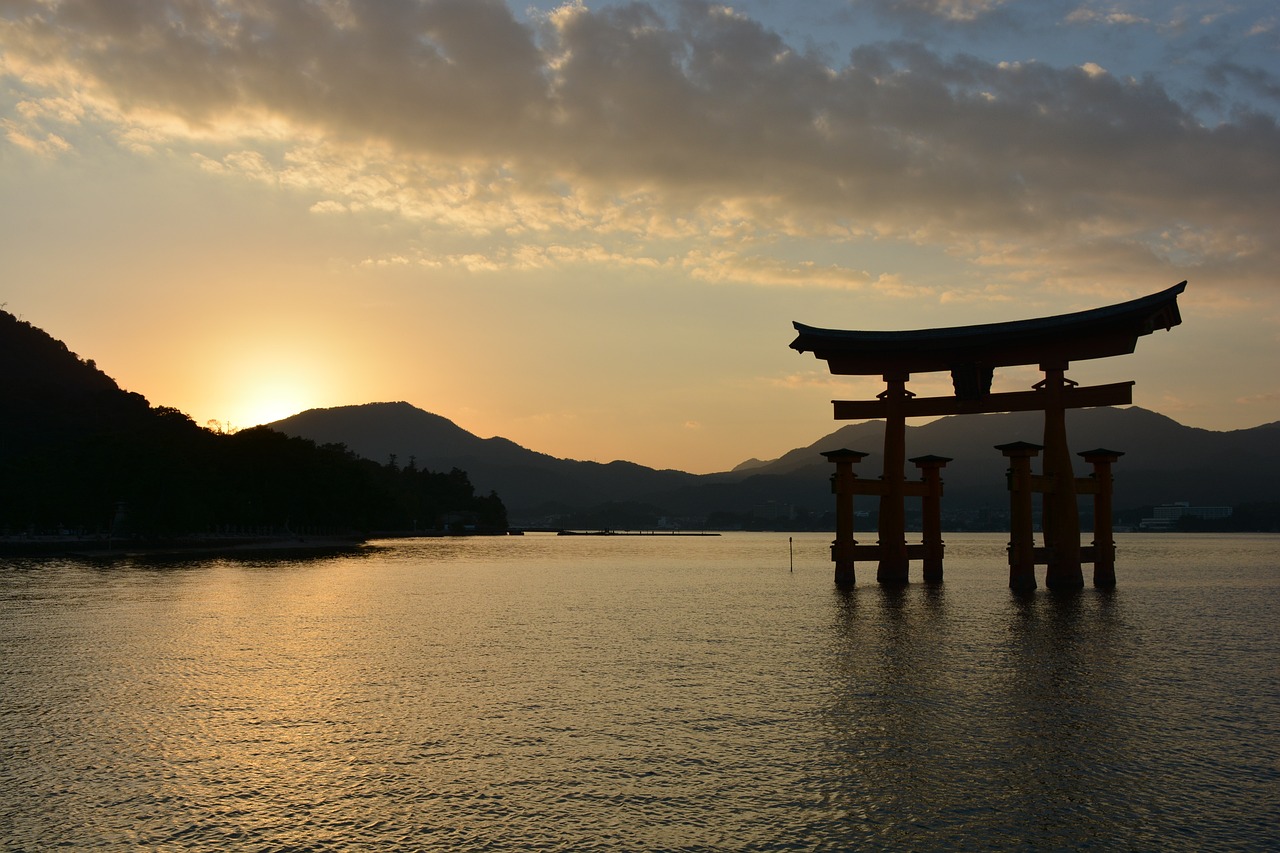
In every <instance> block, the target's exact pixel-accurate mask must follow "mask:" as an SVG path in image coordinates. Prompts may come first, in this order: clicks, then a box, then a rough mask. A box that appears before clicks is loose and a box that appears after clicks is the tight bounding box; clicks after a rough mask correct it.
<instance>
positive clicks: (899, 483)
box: [876, 373, 915, 586]
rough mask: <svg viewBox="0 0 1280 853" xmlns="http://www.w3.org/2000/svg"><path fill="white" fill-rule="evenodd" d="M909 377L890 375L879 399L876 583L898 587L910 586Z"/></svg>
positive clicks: (900, 374) (906, 375) (886, 378)
mask: <svg viewBox="0 0 1280 853" xmlns="http://www.w3.org/2000/svg"><path fill="white" fill-rule="evenodd" d="M908 378H909V376H908V374H906V373H886V374H884V381H885V384H886V386H887V387H886V388H885V390H884V391H883V392H881V393H880V394H879V395H878V396H879V399H881V400H883V401H884V408H885V418H884V473H883V474H882V475H881V477H880V480H881V482H882V486H881V488H882V489H883V491H881V492H880V525H879V533H880V564H879V567H878V568H877V569H876V580H877V581H878V582H880V583H882V584H887V585H891V586H896V585H899V584H905V583H907V582H908V568H909V566H910V562H909V560H908V559H907V530H906V527H907V519H906V507H905V506H904V504H905V497H906V492H905V489H904V488H903V486H904V484H905V483H906V474H905V472H904V469H905V466H906V464H907V417H906V403H907V400H909V399H911V398H912V397H914V396H915V395H914V394H912V393H911V392H910V391H908V390H907V388H906V383H907V379H908Z"/></svg>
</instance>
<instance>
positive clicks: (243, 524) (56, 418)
mask: <svg viewBox="0 0 1280 853" xmlns="http://www.w3.org/2000/svg"><path fill="white" fill-rule="evenodd" d="M0 401H3V404H2V405H0V481H2V482H3V483H4V489H3V490H0V534H2V535H5V536H9V537H15V536H22V535H28V534H36V533H39V534H47V533H57V532H62V533H76V534H82V535H103V534H112V535H116V536H129V537H141V538H170V539H171V538H182V537H192V536H207V535H211V534H226V533H240V534H264V533H269V532H286V531H287V532H292V533H302V532H312V533H325V534H341V535H352V534H356V535H360V534H366V533H369V532H371V531H378V530H396V531H400V530H411V529H415V528H416V529H429V528H432V527H434V526H440V525H447V524H453V525H455V526H456V525H469V526H479V527H481V528H487V529H504V528H505V526H506V509H505V507H504V506H503V504H502V501H501V499H499V498H498V497H497V496H496V495H493V494H489V495H483V496H481V495H477V494H476V492H475V489H474V488H473V486H472V484H471V482H470V480H469V478H468V476H467V474H466V473H465V472H463V471H461V470H457V469H453V468H450V469H445V470H446V472H445V473H436V472H432V471H429V470H426V469H423V468H421V467H419V466H416V465H403V466H401V465H396V464H392V463H391V462H390V461H388V462H386V463H385V464H382V463H379V462H375V461H373V460H369V459H365V458H362V457H360V456H359V455H357V454H356V453H353V452H352V451H349V450H348V449H347V448H346V447H344V446H342V445H341V444H339V443H328V444H324V445H318V444H316V443H315V442H313V441H309V440H307V439H303V438H296V437H290V436H286V435H284V434H282V433H279V432H276V431H274V430H270V429H267V428H261V427H259V428H254V429H249V430H244V431H241V432H238V433H235V434H232V435H226V434H221V433H217V432H213V431H211V430H208V429H205V428H202V427H200V426H197V425H196V424H195V423H194V422H193V421H192V420H191V418H190V417H188V416H187V415H186V414H184V413H182V412H181V411H178V410H177V409H174V408H169V407H165V406H152V405H151V404H150V403H148V401H147V400H146V398H145V397H143V396H142V395H140V394H137V393H132V392H129V391H125V390H122V389H121V388H120V387H119V386H118V385H117V384H116V382H115V380H113V379H112V378H111V377H109V376H107V375H106V374H105V373H103V372H102V371H101V370H99V369H98V368H97V365H96V364H95V363H94V362H93V361H91V360H83V359H81V358H80V357H78V356H77V355H76V354H75V353H74V352H71V351H70V350H69V349H68V348H67V346H66V345H65V344H64V343H62V342H61V341H58V340H56V339H54V338H53V337H51V336H50V335H48V334H47V333H45V332H44V331H42V330H40V329H38V328H36V327H35V326H33V325H31V324H30V323H26V322H24V321H22V320H19V319H18V318H16V317H15V316H13V315H12V314H9V313H7V312H3V311H0Z"/></svg>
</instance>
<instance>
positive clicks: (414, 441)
mask: <svg viewBox="0 0 1280 853" xmlns="http://www.w3.org/2000/svg"><path fill="white" fill-rule="evenodd" d="M268 426H270V427H271V428H272V429H275V430H279V431H280V432H283V433H285V434H287V435H296V436H301V437H303V438H309V439H311V440H312V441H315V442H316V443H317V444H329V443H341V444H345V445H346V446H347V447H349V448H350V449H351V450H352V451H354V452H355V453H357V454H359V455H361V456H364V457H366V458H369V459H373V460H375V461H378V462H386V461H387V459H388V458H389V457H390V456H391V455H393V454H394V455H395V456H396V457H397V459H398V461H399V462H400V463H401V464H407V463H408V462H409V460H410V458H412V459H413V461H414V462H415V463H416V464H417V465H418V467H419V468H427V469H430V470H443V471H447V470H449V469H451V468H461V469H462V470H464V471H466V472H467V474H468V475H469V476H470V478H471V482H472V483H474V484H475V486H476V489H477V490H479V491H481V492H486V491H489V490H493V491H496V492H497V493H498V494H499V495H500V496H501V497H502V500H503V502H504V503H505V504H506V505H507V506H508V508H511V507H519V508H520V509H519V510H518V511H523V512H525V513H528V512H530V511H533V510H535V509H539V510H541V509H546V510H548V511H550V510H552V509H554V508H556V507H559V506H563V507H565V508H582V507H587V506H593V505H596V504H602V503H611V502H619V501H630V500H636V499H637V498H639V497H641V496H644V495H649V494H656V493H661V492H665V491H670V490H674V489H679V488H681V487H683V486H686V485H689V484H692V483H694V482H696V481H697V475H695V474H689V473H685V472H683V471H672V470H656V469H653V468H647V467H645V466H643V465H637V464H635V463H634V462H623V461H617V462H609V463H600V462H583V461H578V460H573V459H558V458H556V457H554V456H549V455H547V454H545V453H538V452H536V451H533V450H528V449H526V448H524V447H521V446H520V445H518V444H516V443H515V442H513V441H509V440H507V439H505V438H500V437H494V438H480V437H479V436H476V435H474V434H472V433H470V432H467V431H466V430H464V429H463V428H462V427H460V426H458V425H457V424H455V423H453V421H450V420H449V419H447V418H443V417H441V416H439V415H435V414H432V413H430V412H427V411H424V410H422V409H419V408H416V407H415V406H412V405H410V404H409V403H405V402H396V403H367V404H364V405H357V406H339V407H337V408H331V409H310V410H308V411H305V412H301V413H299V414H296V415H293V416H292V417H288V418H284V419H283V420H280V421H276V422H274V423H271V424H268Z"/></svg>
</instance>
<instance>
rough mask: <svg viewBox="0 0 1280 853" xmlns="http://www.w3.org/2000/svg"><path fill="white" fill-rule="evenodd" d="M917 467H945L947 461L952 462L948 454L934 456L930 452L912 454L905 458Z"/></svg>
mask: <svg viewBox="0 0 1280 853" xmlns="http://www.w3.org/2000/svg"><path fill="white" fill-rule="evenodd" d="M907 461H908V462H910V463H912V464H913V465H915V466H916V467H917V468H945V467H946V465H947V463H948V462H954V461H955V460H954V459H952V458H951V457H950V456H934V455H933V454H932V453H930V454H928V455H927V456H913V457H911V458H910V459H908V460H907Z"/></svg>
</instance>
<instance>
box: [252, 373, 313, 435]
mask: <svg viewBox="0 0 1280 853" xmlns="http://www.w3.org/2000/svg"><path fill="white" fill-rule="evenodd" d="M315 399H316V393H315V391H314V389H311V388H309V387H307V386H305V385H303V384H300V383H298V382H292V381H287V380H273V381H266V382H260V383H259V384H258V385H257V386H256V387H254V388H253V389H252V392H251V393H249V394H248V395H247V396H245V397H244V398H243V399H242V400H241V401H240V403H239V404H238V406H237V415H238V417H239V422H238V423H237V424H236V425H237V426H240V427H253V426H259V425H261V424H269V423H273V422H274V421H278V420H281V419H283V418H287V417H289V416H290V415H296V414H297V413H298V412H302V411H306V410H307V409H310V408H314V407H315V402H314V401H315Z"/></svg>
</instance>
